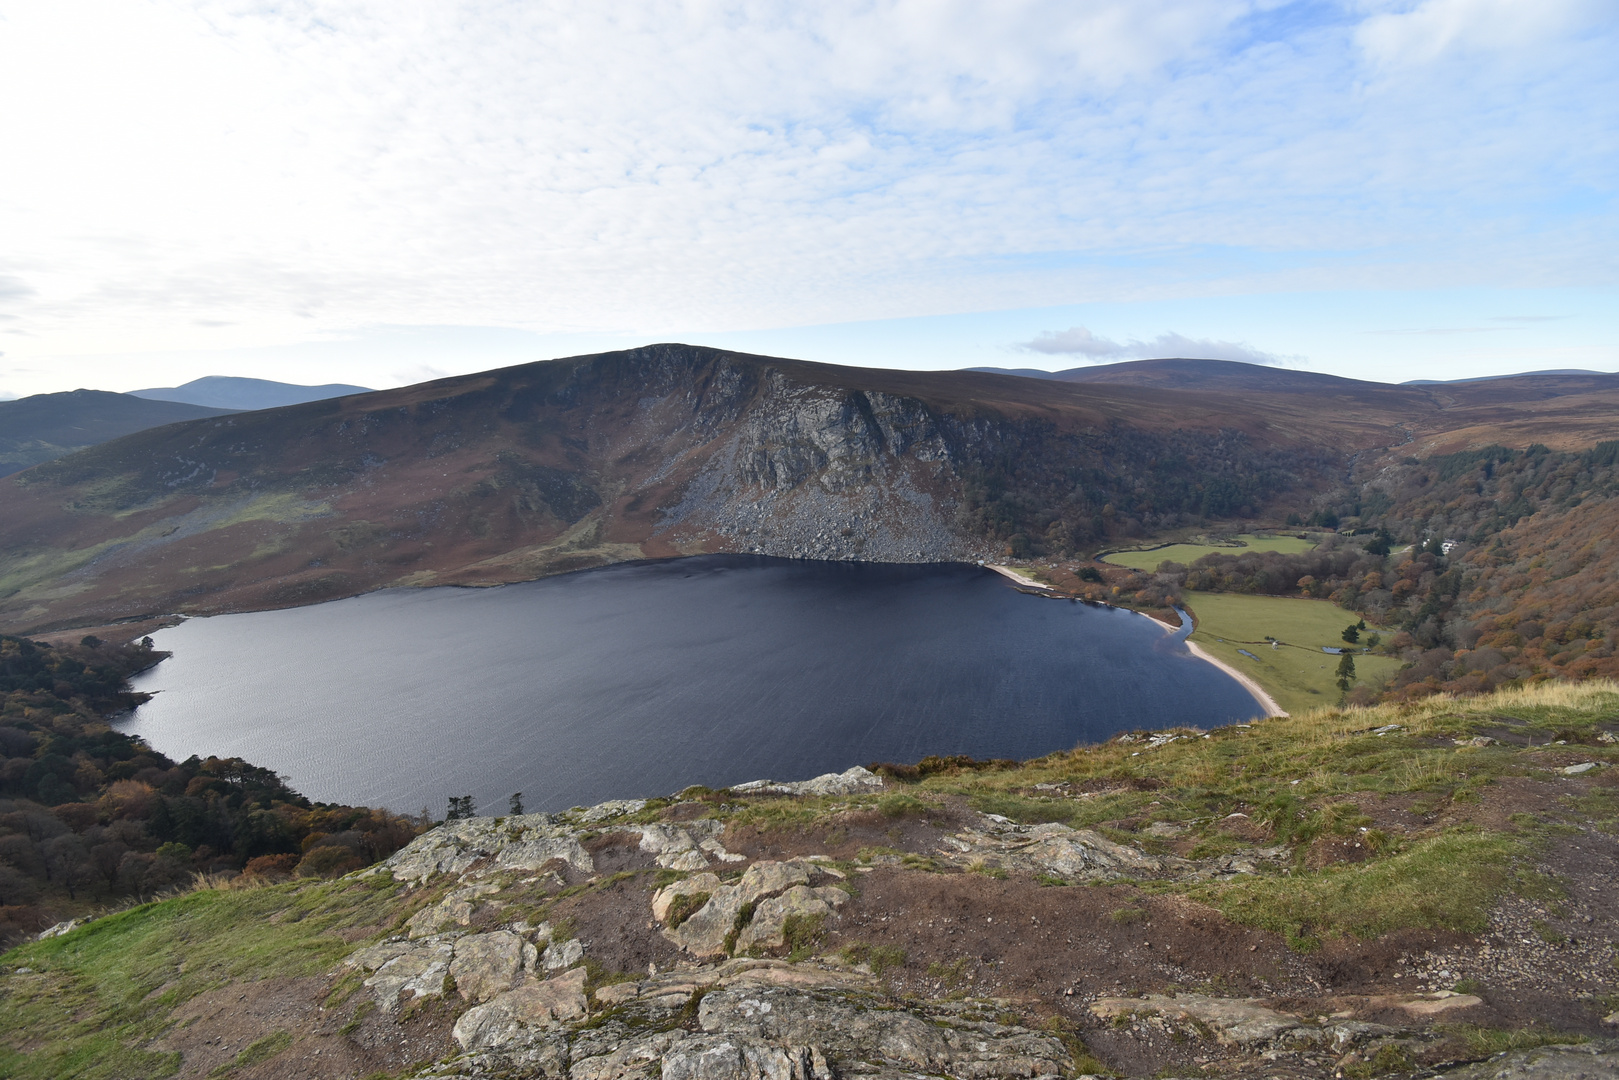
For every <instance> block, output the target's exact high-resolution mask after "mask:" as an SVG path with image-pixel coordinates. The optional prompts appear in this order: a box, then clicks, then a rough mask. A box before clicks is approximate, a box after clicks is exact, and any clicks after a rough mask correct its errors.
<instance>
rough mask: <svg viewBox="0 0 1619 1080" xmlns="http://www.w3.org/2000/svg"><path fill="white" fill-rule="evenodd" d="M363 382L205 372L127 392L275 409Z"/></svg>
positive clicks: (342, 392) (354, 389)
mask: <svg viewBox="0 0 1619 1080" xmlns="http://www.w3.org/2000/svg"><path fill="white" fill-rule="evenodd" d="M370 392H371V390H370V388H369V387H365V386H350V385H348V384H347V383H327V384H326V385H324V386H299V385H298V384H296V383H284V382H272V381H271V380H269V379H243V378H237V377H236V376H232V375H206V376H204V377H203V378H200V379H192V380H191V381H190V382H188V383H186V384H185V385H183V386H160V387H157V388H155V389H152V390H131V391H130V394H131V395H132V396H134V397H138V398H147V399H149V400H152V401H183V402H185V403H187V404H190V405H206V406H208V407H210V408H214V409H235V410H242V411H246V410H250V409H274V408H277V407H279V406H282V405H301V404H303V403H304V402H306V401H323V400H325V399H326V398H335V397H347V396H348V395H349V394H368V393H370Z"/></svg>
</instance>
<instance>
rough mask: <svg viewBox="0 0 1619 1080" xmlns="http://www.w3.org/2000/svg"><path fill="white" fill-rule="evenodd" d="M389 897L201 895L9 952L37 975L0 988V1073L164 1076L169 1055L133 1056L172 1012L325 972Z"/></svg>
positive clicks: (349, 893)
mask: <svg viewBox="0 0 1619 1080" xmlns="http://www.w3.org/2000/svg"><path fill="white" fill-rule="evenodd" d="M396 892H397V889H396V888H395V887H394V886H393V885H392V884H388V883H385V884H382V885H380V886H379V885H377V884H375V883H373V882H368V881H358V880H355V879H340V880H338V881H332V882H321V883H318V884H311V883H307V882H306V883H287V884H283V885H257V886H254V887H242V888H229V889H220V888H212V887H201V888H195V889H193V890H192V891H190V892H188V893H185V894H184V895H180V896H176V897H172V898H170V899H167V900H163V901H160V902H157V903H151V904H145V905H142V906H140V907H136V908H131V909H129V910H127V911H123V912H120V913H118V914H114V915H109V916H107V917H106V918H103V919H98V920H96V921H95V922H93V923H90V924H89V925H88V926H85V927H83V928H81V929H79V930H77V931H75V932H74V933H72V934H69V935H66V936H64V937H59V938H51V939H48V940H46V941H39V942H32V943H30V944H27V945H24V946H22V947H20V948H18V949H14V950H12V951H11V952H10V953H8V954H6V956H5V960H4V963H5V966H7V967H30V968H33V969H34V970H35V972H37V973H38V974H36V975H30V976H22V977H18V976H15V975H14V976H11V977H9V978H8V979H7V980H6V982H5V984H4V989H3V990H0V1014H3V1015H5V1016H6V1017H7V1023H6V1024H5V1025H3V1028H0V1075H4V1076H6V1077H15V1078H18V1080H29V1078H35V1077H38V1078H40V1080H46V1078H55V1077H62V1076H74V1077H87V1078H99V1077H108V1078H112V1077H118V1078H125V1077H127V1078H131V1080H138V1078H144V1077H159V1076H168V1075H171V1074H172V1073H173V1071H174V1070H175V1069H176V1068H177V1067H178V1061H177V1059H176V1057H175V1055H169V1054H155V1053H150V1052H148V1051H145V1050H142V1049H139V1047H140V1046H141V1045H142V1044H144V1043H145V1042H146V1041H147V1040H149V1039H151V1038H152V1037H154V1036H155V1035H157V1034H158V1032H159V1031H161V1030H162V1028H163V1027H164V1026H165V1025H166V1024H167V1022H168V1018H169V1016H170V1015H171V1014H172V1012H173V1010H174V1009H175V1008H176V1007H177V1006H179V1005H181V1004H183V1003H184V1002H186V1001H188V1000H190V999H191V998H193V997H196V996H197V995H198V994H201V993H205V992H207V991H208V990H211V989H214V988H216V987H219V986H223V985H225V984H227V983H231V982H238V981H246V980H257V979H264V978H273V977H277V976H302V975H312V974H316V973H318V972H322V971H329V970H331V968H332V967H333V966H334V965H335V964H336V962H337V961H338V960H340V959H341V958H342V957H344V956H346V955H347V954H348V953H349V952H350V951H351V950H352V949H353V948H354V946H353V945H350V944H348V943H346V942H345V941H344V940H343V938H342V937H340V936H339V935H338V934H337V931H338V930H341V929H345V928H354V927H370V926H376V927H377V928H378V933H379V934H381V933H386V932H387V931H388V930H389V929H391V927H392V926H393V924H394V922H395V920H396V918H397V917H398V914H399V912H398V905H397V904H395V903H393V901H394V899H395V895H396Z"/></svg>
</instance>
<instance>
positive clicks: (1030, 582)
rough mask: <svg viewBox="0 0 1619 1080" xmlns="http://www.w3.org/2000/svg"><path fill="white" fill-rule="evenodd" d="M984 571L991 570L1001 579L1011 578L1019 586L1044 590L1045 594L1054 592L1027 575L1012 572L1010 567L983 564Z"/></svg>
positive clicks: (1017, 571)
mask: <svg viewBox="0 0 1619 1080" xmlns="http://www.w3.org/2000/svg"><path fill="white" fill-rule="evenodd" d="M984 569H985V570H993V571H995V572H996V573H997V574H1000V575H1001V576H1002V577H1007V578H1011V579H1012V580H1013V581H1015V582H1017V583H1018V584H1019V585H1027V586H1028V587H1029V588H1031V589H1044V590H1046V592H1054V591H1055V590H1053V589H1052V587H1051V586H1050V585H1045V584H1042V583H1041V582H1039V581H1036V580H1035V579H1034V578H1032V577H1030V576H1029V575H1028V574H1025V573H1023V571H1021V570H1014V569H1012V568H1011V567H1010V566H997V565H996V564H994V563H985V564H984Z"/></svg>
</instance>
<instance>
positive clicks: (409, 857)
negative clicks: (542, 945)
mask: <svg viewBox="0 0 1619 1080" xmlns="http://www.w3.org/2000/svg"><path fill="white" fill-rule="evenodd" d="M485 859H488V860H491V862H492V863H493V864H494V865H495V866H498V867H499V868H503V869H508V870H538V869H540V868H541V867H543V866H544V865H545V864H546V863H548V862H550V861H551V860H553V859H562V860H564V861H565V862H567V863H569V864H570V865H571V866H573V868H574V869H576V870H579V871H580V872H582V873H590V872H592V871H593V870H594V869H595V864H594V863H593V862H592V860H591V858H590V854H589V853H588V852H586V851H585V849H584V848H583V847H581V846H580V844H579V841H578V839H577V837H576V836H575V834H574V831H573V829H572V828H571V827H570V826H569V825H567V824H566V823H565V822H563V821H561V820H560V819H558V818H556V817H553V816H552V815H550V814H523V815H518V816H514V817H507V818H465V819H462V820H460V821H450V822H446V823H444V824H443V825H441V826H439V827H438V828H436V829H433V830H432V831H430V832H425V833H423V834H422V835H421V836H418V837H417V838H416V839H414V840H412V841H411V842H410V843H409V844H407V845H405V846H404V847H403V848H401V849H400V850H398V851H396V852H394V853H393V854H392V855H390V856H389V857H388V858H387V859H386V860H385V861H384V862H383V863H382V864H381V865H380V866H379V867H376V868H374V869H373V870H372V871H369V872H371V873H378V872H381V871H383V870H386V871H388V872H389V873H391V874H393V876H394V878H395V880H398V881H406V882H412V883H423V882H426V881H429V880H431V879H432V878H434V877H436V876H439V875H446V874H447V875H455V876H459V875H461V874H464V873H466V872H467V871H468V870H469V869H471V868H472V867H473V866H474V865H476V864H478V863H479V862H480V861H482V860H485Z"/></svg>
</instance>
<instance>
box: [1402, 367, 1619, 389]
mask: <svg viewBox="0 0 1619 1080" xmlns="http://www.w3.org/2000/svg"><path fill="white" fill-rule="evenodd" d="M1606 374H1608V372H1605V371H1592V370H1591V369H1590V368H1545V369H1543V370H1541V371H1521V372H1518V373H1517V374H1513V375H1474V376H1471V377H1470V378H1466V379H1407V380H1406V381H1405V382H1404V383H1402V384H1401V385H1402V386H1449V385H1454V384H1455V383H1468V382H1485V381H1487V380H1490V379H1518V378H1523V377H1525V376H1529V375H1606Z"/></svg>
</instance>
